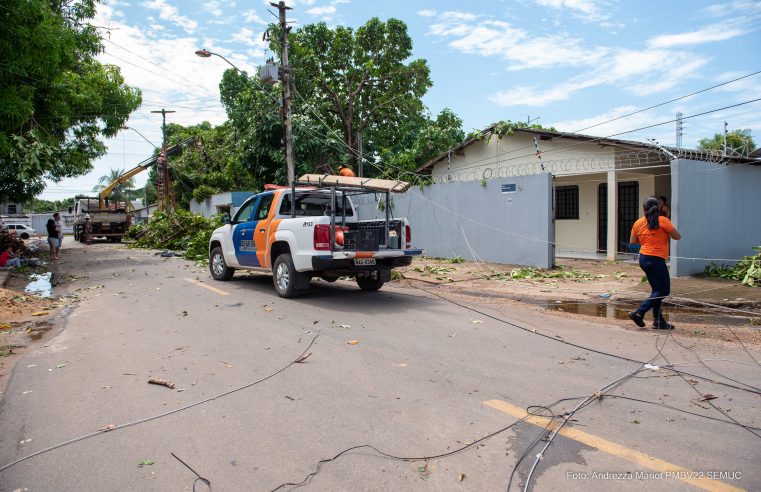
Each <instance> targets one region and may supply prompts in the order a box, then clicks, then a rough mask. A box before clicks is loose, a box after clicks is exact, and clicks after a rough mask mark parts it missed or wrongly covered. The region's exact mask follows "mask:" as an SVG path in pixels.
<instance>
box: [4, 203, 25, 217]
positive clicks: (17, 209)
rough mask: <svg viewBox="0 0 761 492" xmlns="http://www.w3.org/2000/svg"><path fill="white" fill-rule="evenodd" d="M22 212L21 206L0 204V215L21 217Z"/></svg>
mask: <svg viewBox="0 0 761 492" xmlns="http://www.w3.org/2000/svg"><path fill="white" fill-rule="evenodd" d="M23 213H24V211H23V210H22V207H21V204H20V203H16V202H6V203H0V215H21V214H23Z"/></svg>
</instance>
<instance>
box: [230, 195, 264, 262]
mask: <svg viewBox="0 0 761 492" xmlns="http://www.w3.org/2000/svg"><path fill="white" fill-rule="evenodd" d="M258 203H259V197H254V198H252V199H251V200H250V201H249V202H247V203H245V204H244V205H243V207H241V209H240V210H238V213H236V214H235V220H234V222H235V224H234V225H233V228H232V242H233V248H234V249H235V259H236V260H237V261H238V264H239V265H241V266H259V261H258V260H257V258H256V244H255V243H254V228H255V227H256V222H254V217H253V212H254V209H255V208H256V205H257V204H258Z"/></svg>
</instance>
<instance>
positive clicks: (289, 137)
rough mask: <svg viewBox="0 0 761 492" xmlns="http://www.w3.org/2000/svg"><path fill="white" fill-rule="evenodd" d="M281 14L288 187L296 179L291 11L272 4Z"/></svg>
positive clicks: (278, 4) (281, 52) (281, 4)
mask: <svg viewBox="0 0 761 492" xmlns="http://www.w3.org/2000/svg"><path fill="white" fill-rule="evenodd" d="M270 5H272V6H273V7H275V8H277V9H278V11H279V12H280V16H279V19H280V32H281V35H282V40H281V45H280V46H281V48H280V71H281V74H282V79H283V129H284V133H285V167H286V172H287V175H288V186H291V184H292V183H293V181H294V180H295V179H296V177H295V174H296V171H295V166H294V163H293V121H292V120H291V73H290V72H291V69H290V67H289V66H288V31H290V28H289V27H288V23H287V22H286V20H285V11H286V10H291V8H290V7H286V6H285V2H282V1H281V2H278V3H270Z"/></svg>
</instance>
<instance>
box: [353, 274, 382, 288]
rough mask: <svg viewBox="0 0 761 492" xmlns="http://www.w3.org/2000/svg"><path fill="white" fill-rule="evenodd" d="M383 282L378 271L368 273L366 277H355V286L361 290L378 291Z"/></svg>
mask: <svg viewBox="0 0 761 492" xmlns="http://www.w3.org/2000/svg"><path fill="white" fill-rule="evenodd" d="M384 283H385V281H384V280H383V277H381V274H380V272H379V271H377V270H376V271H374V272H369V273H368V274H367V275H362V276H359V275H357V285H359V288H360V289H362V290H378V289H380V288H381V287H383V284H384Z"/></svg>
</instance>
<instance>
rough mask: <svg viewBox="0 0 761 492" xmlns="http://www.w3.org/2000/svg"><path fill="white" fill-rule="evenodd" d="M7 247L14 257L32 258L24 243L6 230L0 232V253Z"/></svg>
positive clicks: (30, 251)
mask: <svg viewBox="0 0 761 492" xmlns="http://www.w3.org/2000/svg"><path fill="white" fill-rule="evenodd" d="M8 246H10V247H11V251H13V254H14V255H17V256H22V257H24V258H29V257H31V256H32V250H30V249H29V248H27V247H26V245H25V244H24V241H22V240H21V239H19V237H18V236H16V235H15V234H11V233H9V232H8V231H7V230H0V251H5V250H6V248H8Z"/></svg>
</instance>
